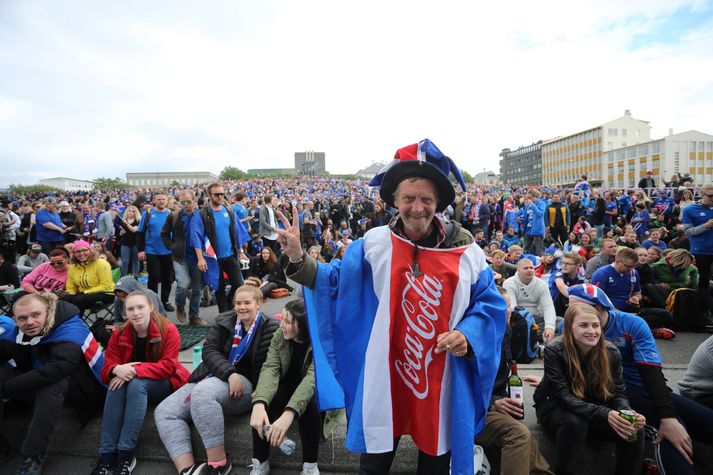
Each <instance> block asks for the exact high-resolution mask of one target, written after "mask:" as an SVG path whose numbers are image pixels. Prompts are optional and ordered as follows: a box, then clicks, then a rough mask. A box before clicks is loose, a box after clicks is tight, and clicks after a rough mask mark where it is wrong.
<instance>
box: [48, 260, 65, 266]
mask: <svg viewBox="0 0 713 475" xmlns="http://www.w3.org/2000/svg"><path fill="white" fill-rule="evenodd" d="M50 265H51V266H61V265H64V261H50Z"/></svg>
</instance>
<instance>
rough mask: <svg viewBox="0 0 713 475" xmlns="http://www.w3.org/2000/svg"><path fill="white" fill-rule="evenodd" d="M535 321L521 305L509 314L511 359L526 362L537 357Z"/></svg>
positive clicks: (536, 326) (536, 327)
mask: <svg viewBox="0 0 713 475" xmlns="http://www.w3.org/2000/svg"><path fill="white" fill-rule="evenodd" d="M538 328H539V327H538V325H537V323H535V317H534V315H532V314H531V313H530V312H528V311H527V310H525V309H524V308H522V307H515V309H513V311H512V313H511V314H510V330H511V331H512V334H511V335H510V352H511V353H512V359H513V360H515V361H517V362H518V363H523V364H527V363H530V362H531V361H532V360H534V359H535V358H536V357H537V329H538Z"/></svg>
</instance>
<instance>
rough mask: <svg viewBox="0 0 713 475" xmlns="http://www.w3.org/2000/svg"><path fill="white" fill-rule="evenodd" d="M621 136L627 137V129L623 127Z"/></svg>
mask: <svg viewBox="0 0 713 475" xmlns="http://www.w3.org/2000/svg"><path fill="white" fill-rule="evenodd" d="M621 136H622V137H626V129H621Z"/></svg>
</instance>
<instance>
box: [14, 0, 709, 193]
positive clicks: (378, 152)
mask: <svg viewBox="0 0 713 475" xmlns="http://www.w3.org/2000/svg"><path fill="white" fill-rule="evenodd" d="M711 51H713V0H708V1H682V0H627V1H620V0H593V1H575V2H573V1H570V0H567V1H565V0H562V1H544V2H532V1H527V2H514V1H510V2H465V1H463V2H457V1H445V0H444V1H438V2H437V1H432V0H431V1H425V2H421V1H414V0H408V1H384V0H381V1H374V2H372V1H359V2H345V1H337V0H329V1H294V0H293V1H284V2H278V1H267V0H265V1H263V0H261V1H254V0H253V1H226V2H219V1H205V2H196V1H190V2H181V1H176V0H171V1H121V2H116V1H112V2H109V1H64V0H52V1H34V0H2V1H0V161H1V162H2V173H0V186H6V185H7V184H9V183H24V184H32V183H36V182H37V180H38V179H39V178H48V177H53V176H68V177H73V178H85V179H92V178H96V177H99V176H111V177H114V176H120V177H122V178H124V177H125V175H124V174H125V173H126V172H139V171H189V170H208V171H212V172H215V173H218V172H219V171H220V170H221V169H222V168H223V167H224V166H226V165H232V166H237V167H239V168H241V169H243V170H246V169H249V168H266V167H291V166H293V159H294V152H297V151H305V150H315V151H322V152H326V154H327V169H328V170H329V171H330V172H333V173H353V172H356V171H357V170H358V169H359V168H362V167H364V166H367V165H369V164H370V163H372V162H374V161H384V160H389V159H391V158H392V157H393V154H394V151H395V150H396V149H397V148H399V147H402V146H405V145H408V144H411V143H414V142H417V141H419V140H421V139H423V138H426V137H428V138H430V139H431V140H432V141H433V142H434V143H435V144H436V145H438V146H439V147H440V148H441V150H443V151H444V152H445V153H446V154H448V155H449V156H451V157H452V158H453V159H454V160H455V162H456V163H457V164H458V165H459V166H460V167H461V168H462V169H465V170H467V171H469V172H470V173H476V172H480V171H483V170H484V169H488V170H493V171H495V172H496V173H497V172H498V160H499V157H498V154H499V153H500V151H501V149H503V148H505V147H510V148H512V149H514V148H517V147H518V146H520V145H527V144H530V143H532V142H534V141H537V140H538V139H547V138H551V137H554V136H558V135H566V134H569V133H573V132H576V131H578V130H582V129H585V128H590V127H594V126H597V125H599V124H601V123H603V122H606V121H608V120H611V119H614V118H617V117H619V116H621V115H623V113H624V110H625V109H630V110H631V112H632V114H633V116H634V117H635V118H637V119H642V120H647V121H650V122H651V125H652V126H653V129H652V137H654V138H656V137H660V136H662V135H665V134H666V133H667V132H668V129H669V128H673V129H674V130H675V131H677V132H681V131H684V130H689V129H696V130H700V131H702V132H706V133H713V113H712V111H713V54H711Z"/></svg>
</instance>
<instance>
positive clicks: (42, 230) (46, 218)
mask: <svg viewBox="0 0 713 475" xmlns="http://www.w3.org/2000/svg"><path fill="white" fill-rule="evenodd" d="M35 220H36V225H35V230H36V232H37V240H38V241H40V242H60V241H64V234H62V233H61V232H59V231H55V230H54V229H47V228H46V227H44V226H42V225H43V224H44V223H52V224H54V225H55V226H59V227H60V228H61V227H62V218H60V217H59V213H50V212H49V211H47V210H46V209H41V210H39V211H38V212H37V215H36V216H35Z"/></svg>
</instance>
